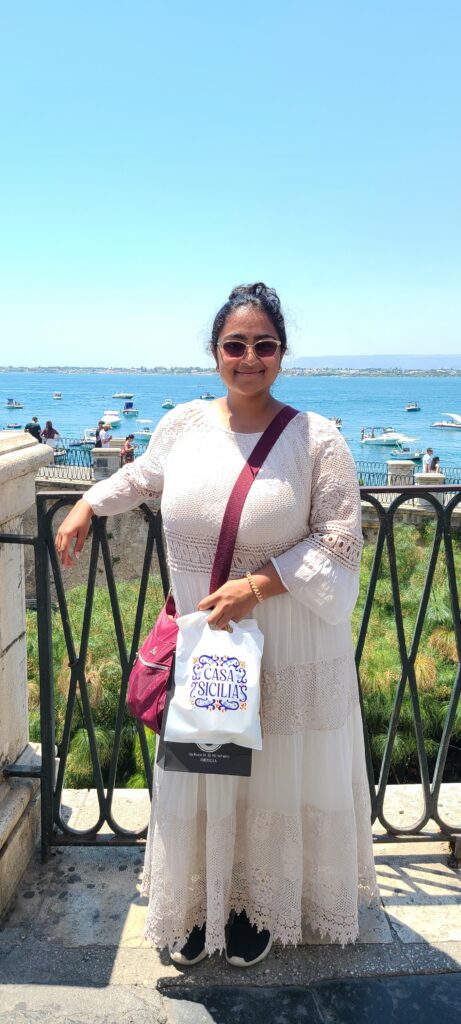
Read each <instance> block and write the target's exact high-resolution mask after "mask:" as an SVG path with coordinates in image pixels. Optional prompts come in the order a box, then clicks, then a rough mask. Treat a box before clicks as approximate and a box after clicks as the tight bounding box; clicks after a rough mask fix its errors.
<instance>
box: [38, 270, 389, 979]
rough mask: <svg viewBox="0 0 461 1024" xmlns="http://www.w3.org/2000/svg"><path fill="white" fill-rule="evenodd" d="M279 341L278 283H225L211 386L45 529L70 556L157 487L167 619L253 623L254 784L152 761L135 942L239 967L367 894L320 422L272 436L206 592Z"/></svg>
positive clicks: (341, 501)
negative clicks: (143, 913)
mask: <svg viewBox="0 0 461 1024" xmlns="http://www.w3.org/2000/svg"><path fill="white" fill-rule="evenodd" d="M286 347H287V339H286V332H285V323H284V318H283V314H282V309H281V305H280V301H279V298H278V296H277V294H276V292H275V291H274V290H273V289H272V288H268V287H266V285H264V284H261V283H257V284H254V285H243V286H239V287H237V288H234V290H233V291H232V292H231V294H230V296H229V299H228V300H227V301H226V302H225V303H224V305H223V306H222V307H221V308H220V310H219V312H218V313H217V315H216V317H215V319H214V323H213V328H212V334H211V341H210V350H211V353H212V355H213V358H214V360H215V363H216V368H217V370H218V372H219V374H220V376H221V379H222V382H223V384H224V385H225V388H226V395H225V397H224V398H218V399H215V400H214V401H213V402H202V401H200V400H195V401H192V402H187V403H185V404H183V405H178V406H176V408H175V409H173V410H171V411H170V412H168V413H167V414H166V415H165V416H164V417H163V419H162V420H161V421H160V423H159V425H158V426H157V428H156V430H155V432H154V434H153V436H152V438H151V441H150V444H149V447H148V449H147V452H146V453H145V454H143V455H142V456H140V458H138V459H136V460H135V462H133V463H131V464H130V465H127V466H124V467H123V468H122V469H120V470H119V471H118V472H117V473H115V474H113V475H112V476H110V477H109V478H108V479H107V480H103V481H101V482H99V483H97V484H95V485H94V486H93V487H92V488H90V490H89V491H87V492H86V494H85V496H84V498H82V499H81V500H80V501H79V502H78V503H77V504H76V505H75V506H74V509H73V510H72V512H70V514H69V515H68V516H67V518H66V519H65V520H64V522H63V523H62V525H61V527H60V528H59V530H58V533H57V537H56V548H57V551H58V553H59V556H60V558H61V561H62V564H63V565H64V566H70V565H72V564H73V563H74V556H75V555H77V554H78V553H79V552H80V551H81V549H82V546H83V544H84V541H85V538H86V535H87V533H88V530H89V527H90V523H91V518H92V516H93V514H96V515H98V516H99V515H101V516H106V515H112V514H115V513H119V512H124V511H126V510H128V509H131V508H135V507H136V506H138V505H140V504H141V503H142V502H143V501H145V500H146V499H147V498H150V499H152V498H153V497H154V496H158V497H160V496H161V495H162V492H163V499H162V516H163V526H164V530H165V538H166V545H167V554H168V561H169V570H170V576H171V584H172V588H173V592H174V597H175V601H176V607H177V609H178V612H179V613H180V614H186V613H189V612H193V611H195V610H197V609H198V610H200V611H205V612H207V614H208V622H209V623H210V625H212V626H213V627H215V628H217V629H226V628H227V627H228V624H229V622H231V620H233V621H234V622H239V621H241V620H244V619H245V618H247V617H248V616H251V617H254V618H255V619H256V620H257V623H258V625H259V628H260V629H261V631H262V633H263V634H264V638H265V641H264V653H263V666H262V669H263V670H262V680H261V715H262V732H263V746H262V750H261V751H253V762H252V773H251V777H250V778H237V777H232V776H221V775H208V776H207V775H201V774H192V773H191V774H183V773H176V772H166V771H163V770H162V768H160V767H159V766H158V765H157V766H156V768H155V782H154V791H153V801H152V815H151V820H150V827H149V835H148V840H147V848H146V861H145V870H144V882H143V891H144V893H145V894H146V895H148V897H149V906H148V912H147V919H146V935H147V937H148V938H150V939H151V940H152V941H153V942H154V943H155V944H156V945H159V946H168V947H169V950H170V956H171V959H172V960H173V962H175V963H177V964H184V965H189V966H190V965H192V964H195V963H198V962H199V961H200V960H201V959H202V958H203V957H204V956H206V955H207V954H211V953H213V952H214V951H215V950H221V949H225V951H226V958H227V960H228V962H229V963H230V964H232V965H234V966H237V967H248V966H250V965H251V964H256V963H258V962H259V961H260V960H263V959H264V957H265V956H267V953H268V952H269V950H270V947H271V944H272V941H273V940H275V941H278V942H282V943H293V944H297V943H301V942H303V941H306V940H307V941H308V940H309V938H310V937H312V935H313V934H317V935H319V934H320V935H322V936H323V937H325V938H327V939H328V940H329V941H330V942H338V943H341V944H345V943H347V942H353V941H354V940H355V939H356V938H357V935H358V907H359V904H360V903H366V902H369V901H370V900H371V899H374V898H376V896H377V887H376V878H375V871H374V863H373V848H372V836H371V826H370V794H369V788H368V781H367V774H366V767H365V755H364V742H363V727H362V717H361V712H360V704H359V695H358V684H357V674H356V670H355V664H354V654H353V645H352V638H351V628H350V617H351V614H352V610H353V608H354V605H355V602H356V599H357V595H358V592H359V565H360V554H361V548H362V530H361V522H360V493H359V488H358V484H357V477H356V469H355V465H354V462H353V459H352V456H351V453H350V451H349V449H348V447H347V445H346V443H345V441H344V439H343V438H342V436H341V434H340V432H339V431H338V430H337V428H336V426H335V425H334V424H333V423H330V422H329V420H327V419H325V418H324V417H323V416H319V415H318V414H317V413H314V412H309V413H307V414H306V413H298V414H296V415H295V416H294V417H293V418H292V419H291V420H290V422H289V423H288V425H287V426H286V427H285V429H284V430H283V432H282V433H281V434H280V436H279V437H278V439H277V441H276V443H275V444H274V446H273V448H272V449H271V451H270V453H269V455H268V457H267V459H266V461H265V462H264V465H263V466H262V469H261V471H260V473H259V474H258V476H257V478H256V480H255V482H254V484H253V486H252V488H251V490H250V491H249V494H248V496H247V499H246V502H245V506H244V509H243V513H242V517H241V520H240V525H239V528H238V534H237V540H236V545H235V549H234V557H233V562H232V567H231V571H230V576H229V579H228V581H227V582H226V583H225V584H224V585H223V586H221V587H219V588H218V589H217V590H216V591H215V592H213V593H211V594H210V593H209V589H210V573H211V567H212V563H213V560H214V555H215V551H216V547H217V543H218V537H219V533H220V528H221V524H222V518H223V513H224V509H225V507H226V504H227V501H228V498H229V494H230V492H231V490H232V488H233V486H234V484H235V481H236V479H237V478H238V476H239V474H240V472H241V471H242V469H243V467H244V466H245V463H246V460H247V459H248V457H249V456H250V454H251V452H252V451H253V449H254V447H255V445H256V443H257V441H258V439H259V438H260V436H261V434H262V432H264V431H265V430H266V428H267V427H268V425H269V424H270V423H271V422H272V420H274V418H275V417H276V416H277V415H278V414H279V412H280V410H281V409H282V408H283V403H282V402H280V401H278V400H277V399H276V398H274V397H273V395H272V393H271V388H272V386H273V385H274V383H275V381H276V379H277V376H278V374H279V372H280V369H281V364H282V359H283V356H284V354H285V351H286Z"/></svg>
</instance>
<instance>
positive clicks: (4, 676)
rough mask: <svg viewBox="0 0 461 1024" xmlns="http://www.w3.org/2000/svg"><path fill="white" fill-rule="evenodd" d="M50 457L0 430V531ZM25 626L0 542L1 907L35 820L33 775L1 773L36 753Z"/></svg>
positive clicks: (8, 553)
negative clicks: (31, 737) (29, 704)
mask: <svg viewBox="0 0 461 1024" xmlns="http://www.w3.org/2000/svg"><path fill="white" fill-rule="evenodd" d="M52 457H53V455H52V452H51V450H50V448H48V447H47V445H41V444H38V442H37V441H36V440H34V438H33V437H31V435H30V434H25V433H24V432H23V431H15V432H14V433H13V432H11V431H1V432H0V491H1V511H0V533H2V534H6V535H12V534H22V533H24V532H25V531H24V523H23V517H24V514H25V512H26V510H27V509H28V508H29V507H30V506H31V505H32V504H33V502H34V498H35V477H36V475H37V472H38V470H39V468H40V466H41V465H44V464H45V463H47V462H49V461H50V460H51V459H52ZM25 627H26V609H25V587H24V547H23V545H22V544H17V543H11V544H10V543H3V544H2V543H0V912H1V910H2V909H3V908H4V907H5V906H6V904H7V903H8V901H9V899H10V898H11V896H12V895H13V893H14V890H15V888H16V886H17V884H18V882H19V880H20V878H21V875H22V873H23V871H24V870H25V868H26V867H27V864H28V861H29V859H30V857H31V856H32V854H33V851H34V849H35V845H36V842H37V838H38V830H39V823H40V800H39V783H38V780H37V779H32V778H21V779H20V778H10V777H9V776H8V775H6V774H5V769H8V768H14V766H15V764H17V763H18V762H20V763H21V764H25V763H27V762H29V763H30V762H32V761H34V760H35V759H36V757H37V754H38V755H39V751H37V749H32V748H31V746H30V744H29V742H28V739H29V729H28V708H27V697H28V689H27V663H26V629H25ZM2 768H3V769H4V770H3V772H2Z"/></svg>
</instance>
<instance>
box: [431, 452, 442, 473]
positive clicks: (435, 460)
mask: <svg viewBox="0 0 461 1024" xmlns="http://www.w3.org/2000/svg"><path fill="white" fill-rule="evenodd" d="M439 462H440V457H439V456H438V455H434V458H433V459H431V461H430V464H429V472H430V471H431V469H435V467H436V466H438V464H439Z"/></svg>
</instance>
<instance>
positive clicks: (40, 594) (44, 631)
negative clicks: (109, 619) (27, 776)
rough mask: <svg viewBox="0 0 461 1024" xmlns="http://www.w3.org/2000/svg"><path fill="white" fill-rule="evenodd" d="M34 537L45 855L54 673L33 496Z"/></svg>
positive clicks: (41, 532) (43, 554) (42, 509)
mask: <svg viewBox="0 0 461 1024" xmlns="http://www.w3.org/2000/svg"><path fill="white" fill-rule="evenodd" d="M37 522H38V538H37V542H36V544H35V580H36V591H37V634H38V659H39V674H40V722H41V728H40V738H41V743H42V774H41V853H42V860H45V859H46V857H47V855H48V850H49V846H50V841H51V835H52V831H53V816H54V799H53V795H54V783H55V722H54V715H55V711H54V673H53V645H52V633H51V591H50V566H49V555H48V548H47V543H46V528H47V521H46V506H45V501H44V499H43V498H42V497H41V496H40V495H38V496H37Z"/></svg>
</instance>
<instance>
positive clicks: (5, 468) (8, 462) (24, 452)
mask: <svg viewBox="0 0 461 1024" xmlns="http://www.w3.org/2000/svg"><path fill="white" fill-rule="evenodd" d="M5 434H6V435H7V436H6V437H5ZM53 458H54V454H53V451H52V449H51V448H50V447H49V446H48V445H46V444H39V443H38V441H36V440H35V439H34V438H30V435H29V434H25V433H24V432H22V431H21V433H19V432H18V433H17V434H15V433H13V436H12V437H8V432H7V431H0V485H2V484H5V483H9V482H10V481H11V480H15V479H16V478H17V477H21V476H25V475H26V474H27V473H33V474H36V473H37V472H38V470H39V469H40V466H46V465H47V464H48V463H49V462H53Z"/></svg>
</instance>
